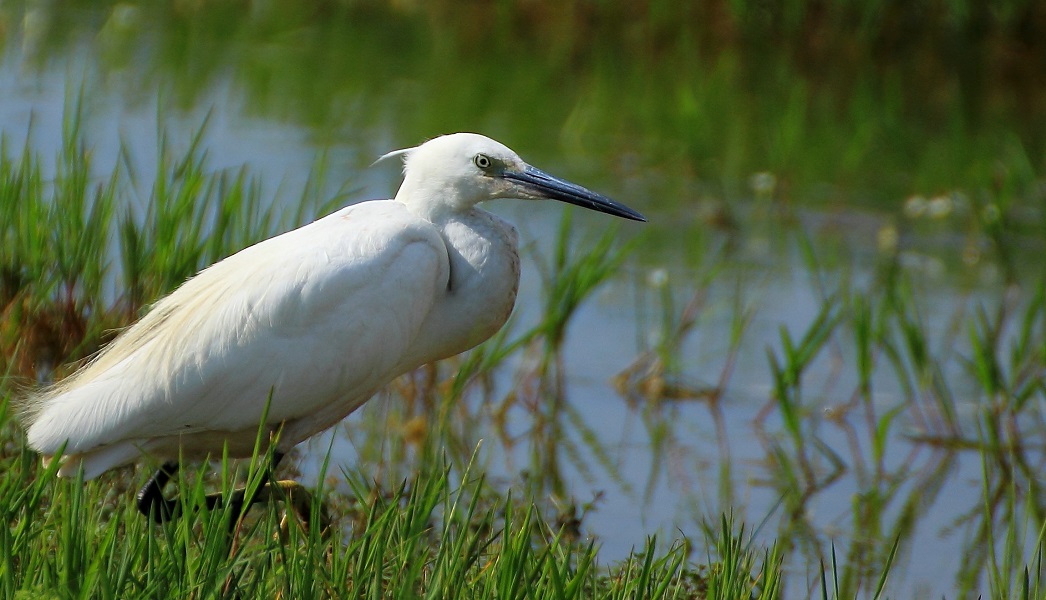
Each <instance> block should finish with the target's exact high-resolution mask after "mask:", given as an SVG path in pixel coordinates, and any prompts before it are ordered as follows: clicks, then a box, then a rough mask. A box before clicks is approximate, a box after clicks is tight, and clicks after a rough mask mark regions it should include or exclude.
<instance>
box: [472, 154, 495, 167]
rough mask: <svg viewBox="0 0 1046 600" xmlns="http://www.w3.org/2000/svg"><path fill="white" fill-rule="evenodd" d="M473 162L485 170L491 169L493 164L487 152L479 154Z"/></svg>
mask: <svg viewBox="0 0 1046 600" xmlns="http://www.w3.org/2000/svg"><path fill="white" fill-rule="evenodd" d="M472 162H474V163H476V166H477V167H479V168H481V169H483V170H487V169H489V168H490V165H491V164H492V162H491V160H490V157H489V156H487V155H486V154H477V155H476V158H474V159H472Z"/></svg>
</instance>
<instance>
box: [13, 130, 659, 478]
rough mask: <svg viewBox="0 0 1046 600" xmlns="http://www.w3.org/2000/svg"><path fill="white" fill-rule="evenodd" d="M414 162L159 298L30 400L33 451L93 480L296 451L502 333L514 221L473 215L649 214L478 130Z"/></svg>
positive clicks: (514, 270)
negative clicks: (376, 192) (511, 202)
mask: <svg viewBox="0 0 1046 600" xmlns="http://www.w3.org/2000/svg"><path fill="white" fill-rule="evenodd" d="M401 153H402V154H403V155H404V156H405V161H404V162H405V166H404V181H403V185H402V186H401V188H400V190H399V192H398V193H397V195H396V198H395V199H393V200H380V201H370V202H364V203H361V204H357V205H353V206H349V207H347V208H344V209H342V210H340V211H338V212H336V213H334V214H331V215H329V216H326V217H324V218H321V219H319V220H317V221H315V222H313V223H311V224H309V225H306V226H304V227H301V228H299V229H296V230H294V231H291V232H288V233H285V234H283V235H279V236H276V237H274V238H271V239H268V240H266V241H263V242H260V243H258V244H255V245H254V246H251V247H249V248H246V249H244V250H242V251H240V252H239V253H237V254H234V255H233V256H230V257H228V258H226V259H225V260H222V261H220V262H218V263H216V264H214V265H212V266H210V267H208V268H207V269H204V270H203V271H201V272H200V273H199V274H198V275H196V276H195V277H193V278H192V279H190V280H189V281H187V282H186V283H185V284H184V285H182V286H181V287H179V288H178V289H177V290H175V291H174V292H173V293H171V294H170V295H168V296H167V297H165V298H163V299H161V300H160V301H158V302H157V303H156V304H155V305H154V306H153V308H152V309H151V311H150V312H149V314H147V315H146V316H145V317H143V318H142V319H141V320H140V321H139V322H138V323H136V324H135V325H133V326H132V327H130V328H129V329H128V330H127V331H125V332H124V333H123V334H121V335H120V336H119V337H117V339H116V340H115V341H114V342H113V343H112V344H110V345H109V347H107V348H106V349H105V350H104V351H103V352H102V353H101V354H100V355H99V356H98V357H96V358H95V359H94V360H93V361H92V362H90V363H89V364H88V365H86V366H85V367H84V368H82V369H81V370H80V371H78V372H76V373H75V374H73V375H72V376H70V377H68V378H67V379H66V380H64V381H62V382H60V383H58V384H57V385H55V386H53V387H52V388H49V389H47V390H44V391H42V392H40V393H39V394H37V395H35V396H33V397H31V398H29V399H28V400H27V402H26V404H25V407H24V418H23V421H24V423H25V424H26V425H27V435H28V440H29V444H30V446H31V447H33V448H34V449H36V450H37V451H39V452H40V453H41V454H43V455H44V456H45V457H47V458H54V455H55V454H56V453H57V452H58V451H59V449H60V448H61V447H62V446H63V444H64V445H65V450H64V455H63V456H61V457H59V459H60V460H61V461H62V468H61V470H60V474H62V475H70V474H75V473H76V471H77V469H79V468H80V467H81V466H82V467H83V469H84V474H85V477H87V478H91V477H95V476H97V475H99V474H100V473H102V472H104V471H106V470H108V469H111V468H113V467H116V466H120V465H123V464H127V463H129V462H133V461H134V460H136V459H137V458H138V457H139V455H140V454H143V453H144V454H147V455H152V456H155V457H156V458H160V459H167V460H170V459H177V458H178V457H179V455H181V456H183V457H186V458H194V457H203V456H205V455H207V454H209V453H214V454H220V453H221V452H222V449H223V446H225V445H227V446H228V449H229V452H230V455H232V456H245V455H248V456H249V455H250V453H251V452H252V450H253V448H254V440H255V438H256V435H257V432H258V426H259V423H260V420H261V418H262V414H263V411H264V408H265V405H266V401H267V399H268V398H269V396H270V394H271V397H272V400H271V404H270V408H269V413H268V418H267V421H266V426H267V427H268V428H269V429H270V430H276V429H277V428H279V427H280V426H281V425H282V427H283V431H282V433H281V437H280V442H279V446H280V447H279V448H278V449H279V450H281V451H283V452H285V451H286V450H288V449H290V448H291V447H293V446H294V445H296V444H298V443H299V442H301V441H302V440H304V439H306V438H308V437H309V436H311V435H313V434H314V433H317V432H319V431H322V430H323V429H326V428H328V427H330V426H332V425H333V424H335V423H337V422H338V421H339V420H341V419H342V418H344V417H345V416H346V415H348V414H349V413H350V412H352V411H353V410H355V409H356V408H358V407H359V406H360V405H361V404H363V403H364V402H365V401H366V400H367V399H368V398H370V397H371V396H372V395H373V394H374V393H375V392H377V391H378V390H379V389H380V388H381V387H382V386H384V385H385V384H386V383H388V382H389V381H390V380H392V379H393V378H395V377H397V376H399V375H401V374H403V373H405V372H408V371H410V370H412V369H414V368H417V367H418V366H420V365H422V364H425V363H427V362H431V361H433V360H437V359H441V358H445V357H448V356H453V355H454V354H457V353H460V352H463V351H465V350H467V349H469V348H472V347H473V346H475V345H477V344H479V343H480V342H482V341H483V340H485V339H487V338H489V337H490V336H491V335H493V334H494V333H495V332H496V331H497V330H498V329H499V328H500V327H501V326H502V325H503V324H504V322H505V320H506V319H507V318H508V316H509V314H510V313H511V311H512V307H513V304H514V302H515V296H516V288H517V285H518V282H519V257H518V254H517V249H516V231H515V229H514V228H513V227H512V226H511V225H509V224H508V223H506V222H505V221H503V220H501V219H499V218H498V217H496V216H494V215H492V214H490V213H488V212H486V211H483V210H481V209H479V208H477V207H476V204H477V203H478V202H481V201H484V200H489V199H492V198H505V197H514V198H553V199H558V200H563V201H566V202H570V203H573V204H579V205H582V206H586V207H588V208H593V209H596V210H600V211H602V212H607V213H610V214H614V215H617V216H621V217H625V218H629V219H634V220H642V216H640V215H639V214H638V213H636V212H634V211H632V210H631V209H628V208H626V207H624V206H622V205H620V204H616V203H614V202H612V201H611V200H609V199H607V198H605V197H603V196H600V195H598V194H595V193H593V192H590V191H588V190H585V189H584V188H581V187H578V186H575V185H573V184H569V183H567V182H564V181H562V180H559V179H556V178H554V177H551V176H549V175H547V174H545V173H543V172H541V171H538V170H537V169H534V168H533V167H530V166H529V165H527V164H526V163H524V162H523V161H522V160H521V159H520V158H519V157H518V156H517V155H516V154H515V153H514V152H512V151H511V150H509V149H508V148H506V147H505V146H503V145H501V144H500V143H498V142H495V141H494V140H491V139H489V138H485V137H483V136H480V135H476V134H454V135H448V136H443V137H439V138H435V139H433V140H430V141H429V142H426V143H425V144H423V145H421V146H418V147H417V148H413V149H408V150H406V151H401Z"/></svg>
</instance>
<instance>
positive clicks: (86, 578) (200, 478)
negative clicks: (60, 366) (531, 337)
mask: <svg viewBox="0 0 1046 600" xmlns="http://www.w3.org/2000/svg"><path fill="white" fill-rule="evenodd" d="M6 406H7V402H6V400H5V401H4V403H3V405H0V435H2V436H3V443H4V447H5V448H7V450H6V451H5V452H4V454H3V455H2V456H0V463H2V465H0V467H2V468H3V472H4V478H3V480H2V482H0V515H2V517H3V520H4V522H5V523H7V524H8V526H7V527H4V528H0V588H2V593H3V596H4V597H7V598H130V597H133V598H235V597H293V598H330V597H336V598H344V597H369V598H418V597H431V598H448V597H452V598H453V597H483V598H489V597H498V598H568V599H569V598H705V597H707V598H749V597H751V598H777V597H780V591H781V583H780V576H781V574H780V558H779V557H778V556H777V555H776V553H775V552H773V551H769V552H767V553H762V552H761V551H759V550H758V549H757V548H753V547H752V546H751V542H750V541H749V539H748V538H747V537H746V535H745V533H744V529H743V527H738V526H737V525H736V524H735V523H734V522H732V521H731V520H727V519H726V518H724V519H723V521H722V524H721V530H720V531H719V532H718V537H717V538H713V539H712V540H710V546H709V548H710V549H709V554H708V563H707V565H708V566H707V567H698V566H696V565H695V564H693V563H691V562H690V559H689V553H688V548H689V546H688V545H687V544H684V543H681V542H676V543H674V544H671V545H669V546H667V547H665V546H663V545H662V544H658V543H657V542H656V540H654V539H650V540H648V541H647V542H646V544H644V545H643V546H642V547H641V548H638V549H637V550H636V551H635V552H634V553H633V554H632V555H631V556H629V557H628V558H627V559H625V560H624V561H622V562H621V563H619V564H615V565H603V564H600V561H599V559H598V556H597V553H598V548H597V547H596V546H595V545H593V544H592V543H590V542H585V541H580V540H578V539H576V538H575V537H574V536H572V535H569V534H568V533H565V532H564V530H562V529H560V528H558V527H556V526H555V525H554V524H552V523H551V522H549V521H546V520H545V519H544V518H543V516H542V514H541V512H540V510H539V509H538V508H536V507H535V505H534V504H533V503H530V502H526V501H519V500H518V499H515V498H513V497H512V496H507V497H499V496H497V495H494V494H492V493H491V491H490V489H489V488H488V487H487V486H485V484H484V481H483V478H482V476H480V475H477V474H475V473H474V472H473V471H472V470H471V469H469V468H466V469H465V470H464V471H460V472H456V473H455V472H454V471H453V470H452V469H450V468H449V467H446V466H441V465H440V463H438V462H437V463H433V464H431V465H429V466H428V467H426V468H424V469H422V470H421V471H420V472H418V473H417V474H416V475H415V476H413V477H411V478H410V479H408V480H405V481H403V482H402V484H401V485H400V486H399V487H398V488H397V489H395V490H393V491H392V492H391V493H390V494H388V495H383V494H375V493H374V490H373V489H371V488H370V487H368V486H367V485H364V484H360V483H358V482H357V483H355V484H354V488H353V489H354V492H355V498H347V497H344V496H338V495H336V494H331V493H325V492H324V491H323V490H322V489H321V490H317V497H318V498H322V499H323V500H324V501H326V502H329V503H330V504H331V506H332V507H333V508H334V509H335V510H336V511H337V514H338V515H339V516H340V518H339V519H338V520H336V522H335V524H334V525H333V527H332V528H331V529H330V530H329V531H328V532H327V534H326V535H321V532H320V531H318V529H316V528H312V529H308V528H305V527H304V526H302V525H301V524H300V522H299V521H298V520H296V519H294V520H292V521H291V524H290V525H289V527H288V528H287V530H286V533H285V534H284V535H283V536H282V537H281V536H280V535H278V532H279V531H280V522H281V517H282V514H281V511H280V509H279V506H278V505H277V504H265V505H261V507H260V508H258V507H256V508H255V509H254V510H253V512H252V513H250V514H249V515H248V516H247V517H246V518H245V519H244V520H243V521H242V522H241V524H240V525H239V526H238V527H237V528H236V530H235V533H233V534H231V535H230V531H229V528H228V525H227V524H228V523H229V520H230V518H232V517H233V516H234V515H232V514H230V512H229V509H228V508H226V509H224V510H217V511H214V512H206V511H203V512H199V511H193V510H191V509H188V508H187V509H186V512H185V514H186V516H185V517H183V518H181V519H179V520H177V521H174V522H168V523H164V524H159V525H153V524H149V523H148V522H147V521H146V520H145V519H144V518H143V517H142V516H141V515H140V514H138V513H137V511H136V509H135V508H134V506H133V503H132V502H131V501H130V500H131V497H130V496H131V490H132V489H133V488H134V487H136V486H138V485H140V484H142V483H144V475H145V474H146V473H145V472H135V471H132V470H129V469H123V470H120V471H118V472H116V473H109V474H106V475H104V476H103V477H102V478H100V479H99V480H97V481H91V482H86V483H85V482H83V481H80V480H77V479H58V478H57V477H55V467H53V466H52V467H51V468H50V469H43V468H41V467H40V466H39V461H38V459H37V457H36V456H35V455H33V454H32V453H31V452H28V451H26V450H25V449H24V445H23V443H22V440H21V439H20V435H19V434H18V433H17V430H16V429H15V428H14V427H13V423H12V422H11V421H10V419H9V415H8V414H7V411H6V409H4V408H2V407H6ZM265 463H266V461H265V459H264V457H262V458H261V459H259V460H256V461H255V460H252V461H251V464H257V465H259V467H256V468H255V469H253V471H251V472H250V473H248V472H247V471H250V469H248V467H247V466H246V464H245V463H239V464H238V466H234V465H230V464H229V463H228V462H227V461H222V462H221V463H220V464H219V471H220V473H221V474H222V475H221V477H220V478H219V479H220V480H219V481H218V482H217V483H210V484H209V485H210V486H211V487H213V486H215V485H216V486H217V489H220V490H223V491H224V492H225V493H228V491H229V490H230V489H231V488H232V485H233V481H234V480H235V479H237V477H236V476H237V474H238V479H239V480H241V481H243V480H244V478H245V477H246V478H247V479H248V480H257V475H258V473H260V470H259V468H260V466H261V465H264V464H265ZM208 468H209V467H208V466H206V465H204V466H203V467H201V468H200V470H198V471H195V472H188V473H186V472H182V473H181V474H180V478H181V480H182V481H188V482H189V483H187V484H184V485H183V486H182V490H183V496H182V500H183V502H185V505H186V506H187V507H188V506H191V505H192V503H193V502H194V501H197V502H198V501H200V500H201V499H202V494H203V493H204V489H205V488H204V484H205V483H206V482H208V481H212V480H213V479H214V477H209V476H208ZM251 473H253V475H252V474H251ZM322 479H323V478H321V481H322ZM350 481H355V478H350ZM193 482H195V483H193ZM194 498H195V500H193V499H194Z"/></svg>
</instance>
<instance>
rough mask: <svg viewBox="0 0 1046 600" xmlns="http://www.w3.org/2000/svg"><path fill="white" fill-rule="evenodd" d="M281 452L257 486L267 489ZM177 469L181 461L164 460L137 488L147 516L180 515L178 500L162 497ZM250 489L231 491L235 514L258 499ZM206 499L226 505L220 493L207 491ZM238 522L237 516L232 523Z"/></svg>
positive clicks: (155, 518) (210, 507) (275, 454)
mask: <svg viewBox="0 0 1046 600" xmlns="http://www.w3.org/2000/svg"><path fill="white" fill-rule="evenodd" d="M283 456H284V455H283V453H282V452H273V454H272V465H271V466H270V467H269V469H268V470H267V471H266V472H265V475H264V476H263V479H262V482H261V485H259V486H258V490H261V489H264V488H265V486H266V485H268V484H269V481H270V480H271V479H272V471H273V470H274V469H276V465H278V464H280V461H281V460H283ZM177 473H178V463H176V462H168V463H164V464H163V466H162V467H160V468H159V469H158V470H157V471H156V473H153V476H152V477H151V478H150V479H149V481H148V482H147V483H146V484H145V485H144V486H142V489H140V490H138V495H137V506H138V512H140V513H142V514H143V515H145V516H146V517H149V518H150V519H152V521H153V522H154V523H163V522H164V521H170V520H173V519H177V518H178V517H179V516H181V507H180V506H179V504H178V501H177V500H168V499H167V498H164V497H163V488H164V486H165V485H167V482H169V481H170V480H171V478H172V477H174V476H175V475H176V474H177ZM246 495H247V490H246V489H238V490H235V491H234V492H233V493H232V494H230V496H229V499H228V502H229V505H230V506H231V507H232V514H233V515H234V517H239V515H240V514H241V513H242V512H243V509H244V505H245V504H246V507H247V509H248V510H249V509H250V508H251V507H252V506H254V504H255V503H256V502H257V501H258V496H257V493H255V495H253V496H251V498H249V499H248V498H246ZM205 500H206V503H207V510H214V509H216V508H222V507H224V506H225V502H226V501H225V499H224V498H222V495H221V494H220V493H217V494H208V495H207V497H206V498H205ZM233 524H235V518H234V521H233V523H231V524H230V527H231V526H232V525H233Z"/></svg>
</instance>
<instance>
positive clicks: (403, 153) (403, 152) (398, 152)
mask: <svg viewBox="0 0 1046 600" xmlns="http://www.w3.org/2000/svg"><path fill="white" fill-rule="evenodd" d="M417 149H418V147H417V146H412V147H410V148H400V149H399V150H393V151H392V152H386V153H385V154H382V155H381V156H379V157H378V160H376V161H374V162H372V163H371V164H370V166H372V167H373V166H374V165H376V164H378V163H380V162H381V161H383V160H387V159H390V158H395V157H397V156H402V157H403V159H404V160H406V158H407V155H408V154H410V153H411V152H413V151H414V150H417Z"/></svg>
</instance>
